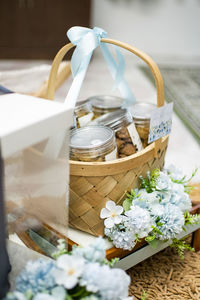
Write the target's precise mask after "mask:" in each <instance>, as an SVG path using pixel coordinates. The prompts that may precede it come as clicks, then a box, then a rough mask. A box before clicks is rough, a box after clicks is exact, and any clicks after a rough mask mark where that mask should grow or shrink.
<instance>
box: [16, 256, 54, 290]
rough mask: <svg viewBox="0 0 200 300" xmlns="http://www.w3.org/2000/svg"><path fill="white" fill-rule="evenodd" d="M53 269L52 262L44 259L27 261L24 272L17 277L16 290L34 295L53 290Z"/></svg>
mask: <svg viewBox="0 0 200 300" xmlns="http://www.w3.org/2000/svg"><path fill="white" fill-rule="evenodd" d="M53 269H54V262H53V261H50V260H45V259H39V260H37V261H29V262H28V263H27V265H26V268H25V270H24V271H23V272H22V273H21V274H20V275H19V276H18V277H17V280H16V290H17V291H19V292H21V293H25V292H26V291H28V290H30V291H32V292H33V294H36V293H40V292H42V291H44V290H49V289H51V288H53V287H54V286H55V280H54V277H53V275H52V270H53Z"/></svg>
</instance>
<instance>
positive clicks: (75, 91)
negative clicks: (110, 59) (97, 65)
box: [44, 52, 93, 159]
mask: <svg viewBox="0 0 200 300" xmlns="http://www.w3.org/2000/svg"><path fill="white" fill-rule="evenodd" d="M92 53H93V52H91V53H90V54H89V55H88V56H87V57H86V58H85V59H84V60H83V61H82V63H81V65H80V68H79V70H78V73H77V74H76V75H75V77H74V80H73V82H72V85H71V87H70V90H69V92H68V94H67V97H66V98H65V101H64V105H66V107H68V108H72V109H74V107H75V105H76V100H77V98H78V95H79V92H80V89H81V86H82V83H83V80H84V78H85V75H86V72H87V68H88V65H89V63H90V59H91V57H92ZM64 139H65V133H60V134H58V135H57V136H52V137H51V139H50V140H49V141H48V143H47V145H46V147H45V150H44V154H45V156H47V157H49V158H52V159H56V158H57V157H58V155H59V153H60V150H61V148H62V145H63V142H64Z"/></svg>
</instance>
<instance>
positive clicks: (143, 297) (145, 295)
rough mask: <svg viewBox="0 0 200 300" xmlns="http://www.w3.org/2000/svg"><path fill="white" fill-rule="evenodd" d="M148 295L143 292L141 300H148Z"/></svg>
mask: <svg viewBox="0 0 200 300" xmlns="http://www.w3.org/2000/svg"><path fill="white" fill-rule="evenodd" d="M147 296H148V295H147V293H146V292H145V291H144V290H143V294H142V295H141V300H147Z"/></svg>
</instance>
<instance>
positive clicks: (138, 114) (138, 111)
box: [129, 102, 156, 121]
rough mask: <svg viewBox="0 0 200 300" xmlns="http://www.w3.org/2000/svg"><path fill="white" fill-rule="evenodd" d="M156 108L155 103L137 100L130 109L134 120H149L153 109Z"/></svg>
mask: <svg viewBox="0 0 200 300" xmlns="http://www.w3.org/2000/svg"><path fill="white" fill-rule="evenodd" d="M155 108H156V105H155V104H153V103H145V102H136V103H135V104H133V105H132V106H131V107H130V108H129V110H130V112H131V114H132V116H133V119H134V120H137V119H138V120H141V121H142V120H144V121H149V120H150V118H151V113H152V111H153V110H154V109H155Z"/></svg>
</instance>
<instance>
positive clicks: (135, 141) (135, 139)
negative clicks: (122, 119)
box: [127, 123, 144, 151]
mask: <svg viewBox="0 0 200 300" xmlns="http://www.w3.org/2000/svg"><path fill="white" fill-rule="evenodd" d="M127 129H128V132H129V135H130V138H131V140H132V143H133V145H135V146H136V148H137V150H138V151H141V150H142V149H144V148H143V146H142V142H141V139H140V136H139V134H138V132H137V129H136V127H135V124H134V123H131V124H130V125H128V127H127Z"/></svg>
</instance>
